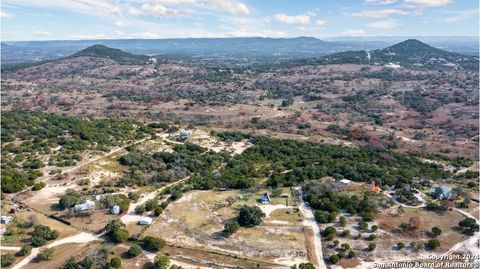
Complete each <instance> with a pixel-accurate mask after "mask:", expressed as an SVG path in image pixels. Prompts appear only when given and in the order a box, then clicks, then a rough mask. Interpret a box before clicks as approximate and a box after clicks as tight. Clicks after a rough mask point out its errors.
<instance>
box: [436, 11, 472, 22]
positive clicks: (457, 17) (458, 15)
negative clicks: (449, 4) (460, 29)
mask: <svg viewBox="0 0 480 269" xmlns="http://www.w3.org/2000/svg"><path fill="white" fill-rule="evenodd" d="M450 13H452V14H454V15H453V16H449V17H446V18H444V19H441V20H440V22H446V23H455V22H462V21H465V20H468V19H470V18H472V17H474V16H475V15H478V10H475V9H471V10H462V11H457V12H450Z"/></svg>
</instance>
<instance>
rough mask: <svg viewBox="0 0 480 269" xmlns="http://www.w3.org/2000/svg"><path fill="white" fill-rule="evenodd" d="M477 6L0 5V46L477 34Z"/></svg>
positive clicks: (66, 1) (281, 1) (51, 1)
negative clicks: (33, 42)
mask: <svg viewBox="0 0 480 269" xmlns="http://www.w3.org/2000/svg"><path fill="white" fill-rule="evenodd" d="M478 19H479V18H478V1H477V0H350V1H346V0H3V1H2V8H1V30H2V35H1V37H2V39H3V40H58V39H104V38H173V37H239V36H268V37H296V36H313V37H318V38H325V37H339V36H477V35H478V31H479V28H478Z"/></svg>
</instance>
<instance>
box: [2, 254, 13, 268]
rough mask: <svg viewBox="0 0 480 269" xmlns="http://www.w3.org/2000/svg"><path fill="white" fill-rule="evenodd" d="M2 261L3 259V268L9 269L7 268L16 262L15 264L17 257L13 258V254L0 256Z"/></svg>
mask: <svg viewBox="0 0 480 269" xmlns="http://www.w3.org/2000/svg"><path fill="white" fill-rule="evenodd" d="M0 259H1V262H0V263H1V265H2V266H1V267H7V266H10V265H12V264H13V263H14V262H15V256H13V255H12V254H2V255H1V256H0Z"/></svg>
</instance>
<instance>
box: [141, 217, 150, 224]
mask: <svg viewBox="0 0 480 269" xmlns="http://www.w3.org/2000/svg"><path fill="white" fill-rule="evenodd" d="M152 222H153V219H152V218H150V217H145V218H142V219H141V220H140V221H139V222H138V224H140V225H150V224H152Z"/></svg>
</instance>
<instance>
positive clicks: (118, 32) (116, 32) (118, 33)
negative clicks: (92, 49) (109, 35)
mask: <svg viewBox="0 0 480 269" xmlns="http://www.w3.org/2000/svg"><path fill="white" fill-rule="evenodd" d="M114 33H115V34H116V35H123V34H124V33H123V32H122V31H120V30H115V32H114Z"/></svg>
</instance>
